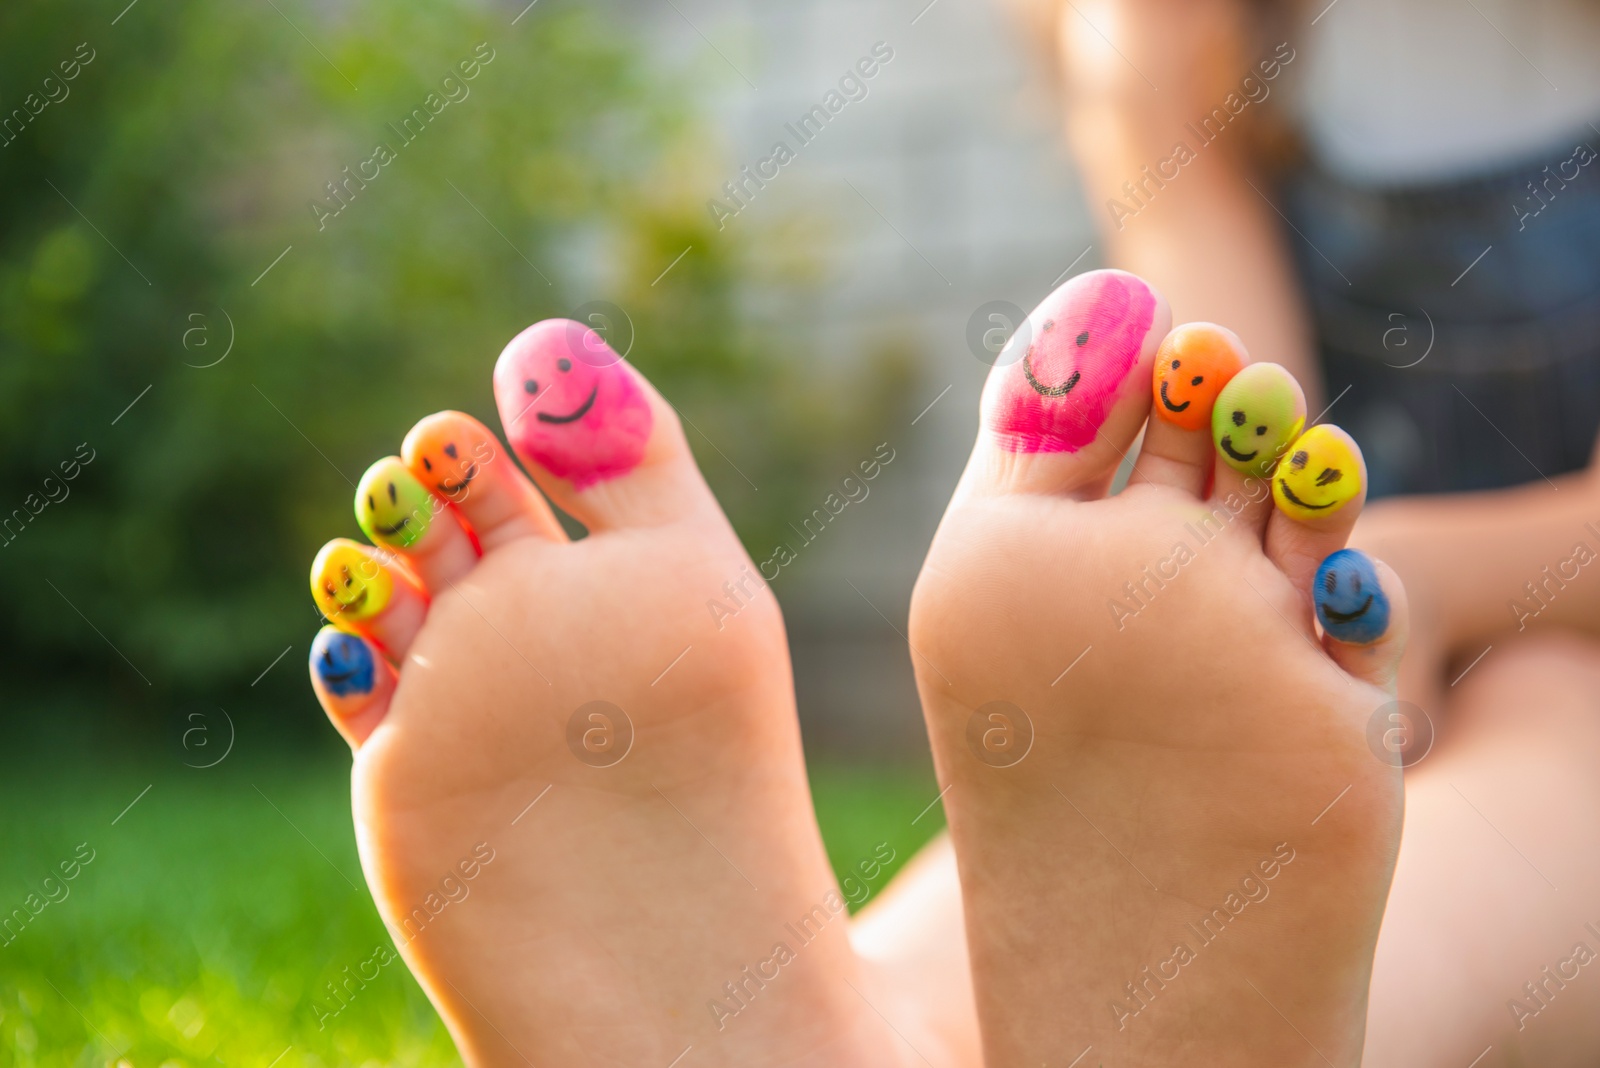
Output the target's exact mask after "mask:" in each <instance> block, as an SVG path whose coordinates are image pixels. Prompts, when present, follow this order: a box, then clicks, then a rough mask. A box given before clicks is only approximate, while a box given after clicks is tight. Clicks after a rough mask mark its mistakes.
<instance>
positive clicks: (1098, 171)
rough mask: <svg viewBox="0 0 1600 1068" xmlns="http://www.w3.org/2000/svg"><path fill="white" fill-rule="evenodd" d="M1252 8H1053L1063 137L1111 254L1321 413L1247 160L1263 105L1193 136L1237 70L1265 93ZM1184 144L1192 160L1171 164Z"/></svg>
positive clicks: (1118, 0)
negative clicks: (1241, 345)
mask: <svg viewBox="0 0 1600 1068" xmlns="http://www.w3.org/2000/svg"><path fill="white" fill-rule="evenodd" d="M1248 14H1249V12H1248V10H1247V5H1246V4H1245V3H1243V0H1108V2H1106V3H1103V4H1090V3H1078V4H1065V5H1062V6H1061V8H1060V15H1059V20H1060V21H1059V23H1058V26H1059V38H1058V52H1059V55H1060V57H1061V60H1062V63H1061V67H1062V73H1063V82H1064V86H1065V94H1066V108H1067V137H1068V141H1069V143H1070V145H1071V147H1072V149H1073V151H1074V154H1075V156H1076V158H1077V161H1078V164H1079V167H1080V169H1081V173H1082V175H1083V181H1084V186H1085V193H1086V195H1087V197H1088V200H1089V204H1090V207H1091V211H1092V212H1093V213H1094V215H1095V217H1096V218H1097V219H1098V222H1099V226H1100V230H1101V233H1102V235H1103V238H1104V242H1105V244H1104V249H1105V252H1106V260H1107V262H1109V263H1110V264H1112V265H1113V266H1117V267H1122V268H1125V269H1127V270H1130V271H1133V272H1135V273H1137V274H1139V275H1142V276H1143V277H1145V278H1148V279H1149V280H1150V281H1151V282H1152V283H1154V284H1155V285H1156V286H1157V287H1158V288H1159V289H1160V290H1161V291H1162V292H1163V293H1165V294H1166V296H1167V299H1168V300H1170V301H1171V302H1172V310H1173V317H1174V319H1175V321H1178V322H1183V321H1186V320H1195V319H1208V320H1213V321H1215V322H1219V323H1225V324H1227V325H1228V326H1229V327H1230V328H1231V329H1233V330H1234V331H1235V332H1237V333H1238V334H1239V335H1240V337H1242V338H1243V339H1244V342H1245V345H1246V346H1247V347H1248V348H1249V350H1250V354H1251V358H1252V359H1255V360H1258V361H1261V360H1271V361H1274V362H1276V363H1281V364H1283V365H1284V366H1286V367H1288V368H1289V370H1291V371H1292V372H1294V374H1295V375H1296V376H1297V377H1298V378H1299V379H1300V381H1301V383H1302V384H1303V385H1304V387H1305V389H1306V397H1307V401H1308V402H1309V404H1310V405H1311V409H1312V411H1317V410H1320V408H1321V407H1322V402H1321V399H1320V397H1321V375H1320V373H1319V372H1318V370H1317V364H1316V357H1315V350H1314V347H1313V345H1312V342H1311V331H1310V327H1309V325H1308V322H1307V316H1306V313H1305V309H1304V307H1303V304H1302V301H1301V298H1300V295H1299V291H1298V282H1297V279H1296V277H1295V273H1294V268H1293V266H1292V264H1291V262H1290V259H1289V254H1288V250H1287V245H1286V244H1285V241H1286V240H1292V239H1293V235H1292V233H1291V234H1289V236H1288V238H1287V239H1286V237H1285V234H1286V232H1287V230H1286V227H1285V226H1284V223H1283V221H1282V220H1281V219H1280V218H1279V217H1278V215H1277V214H1276V212H1275V210H1274V208H1273V207H1272V205H1271V204H1269V203H1268V201H1267V200H1266V199H1265V197H1271V196H1273V195H1274V194H1273V191H1272V189H1270V188H1269V187H1268V186H1267V184H1266V183H1265V182H1264V181H1263V180H1262V178H1260V177H1259V176H1258V175H1257V173H1256V172H1255V170H1254V169H1253V167H1252V165H1251V161H1250V159H1249V155H1250V153H1249V151H1248V146H1249V140H1248V139H1249V136H1250V131H1251V127H1252V126H1254V125H1256V124H1259V123H1260V121H1261V119H1262V117H1263V116H1262V112H1263V107H1262V105H1261V104H1259V103H1251V104H1249V105H1248V106H1246V107H1245V108H1244V109H1243V110H1242V111H1240V112H1239V114H1238V115H1237V117H1236V118H1233V119H1232V121H1231V122H1230V123H1229V124H1228V126H1227V127H1226V129H1225V130H1224V132H1222V133H1221V135H1220V136H1219V137H1217V139H1216V140H1215V141H1214V142H1209V143H1205V142H1202V141H1201V139H1200V135H1199V134H1197V132H1196V129H1198V128H1199V126H1200V122H1201V119H1202V118H1203V117H1204V116H1206V115H1208V114H1210V113H1211V112H1212V109H1214V108H1222V107H1224V103H1225V101H1226V100H1227V98H1228V96H1229V94H1230V93H1233V94H1239V95H1237V96H1236V97H1235V103H1236V104H1237V102H1238V100H1239V99H1242V98H1243V97H1242V94H1241V93H1240V86H1241V83H1242V81H1243V79H1244V78H1245V76H1246V75H1251V74H1254V75H1255V76H1256V80H1257V83H1258V84H1259V83H1264V84H1265V85H1266V86H1267V88H1268V89H1269V90H1272V89H1274V88H1275V86H1274V85H1273V83H1272V82H1270V81H1264V79H1262V77H1261V71H1260V69H1259V67H1258V64H1259V63H1260V62H1261V61H1262V60H1263V59H1270V58H1271V57H1272V53H1273V48H1274V47H1275V44H1276V42H1274V43H1273V44H1271V45H1268V46H1266V48H1265V49H1264V50H1262V49H1261V47H1260V46H1259V45H1257V44H1256V43H1255V39H1254V35H1253V34H1252V33H1251V32H1250V30H1249V27H1248V25H1247V22H1248V18H1247V16H1248ZM1257 51H1260V53H1261V54H1259V55H1258V54H1256V52H1257ZM1224 113H1226V112H1224ZM1191 123H1192V124H1194V127H1195V128H1196V129H1191V128H1190V127H1189V126H1188V125H1187V124H1191ZM1180 142H1181V143H1183V144H1185V145H1186V146H1187V147H1188V149H1189V150H1190V151H1191V152H1192V153H1193V157H1194V158H1193V159H1192V160H1191V161H1188V162H1183V163H1180V162H1178V160H1177V159H1176V158H1175V148H1176V146H1177V145H1178V144H1179V143H1180ZM1180 155H1181V154H1180ZM1146 167H1149V168H1150V172H1149V174H1153V175H1154V176H1155V177H1154V179H1152V178H1150V177H1149V174H1147V172H1146V171H1145V170H1144V168H1146ZM1174 172H1176V173H1175V176H1174V177H1171V178H1170V179H1167V178H1163V175H1174ZM1125 182H1128V183H1133V184H1134V187H1135V188H1134V192H1133V195H1130V194H1129V192H1128V190H1127V189H1126V188H1124V184H1123V183H1125ZM1252 183H1253V184H1254V188H1252ZM1119 204H1120V205H1121V207H1120V208H1119V207H1118V206H1117V205H1119Z"/></svg>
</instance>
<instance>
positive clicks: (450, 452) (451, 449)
mask: <svg viewBox="0 0 1600 1068" xmlns="http://www.w3.org/2000/svg"><path fill="white" fill-rule="evenodd" d="M444 454H445V455H446V456H448V457H450V459H452V460H454V459H456V443H455V442H453V441H452V442H451V443H450V444H448V445H446V446H445V447H444Z"/></svg>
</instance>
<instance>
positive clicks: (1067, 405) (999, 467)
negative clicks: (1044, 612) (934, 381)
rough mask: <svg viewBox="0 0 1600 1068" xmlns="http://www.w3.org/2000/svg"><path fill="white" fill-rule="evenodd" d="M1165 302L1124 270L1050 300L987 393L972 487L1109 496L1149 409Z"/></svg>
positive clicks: (1092, 276)
mask: <svg viewBox="0 0 1600 1068" xmlns="http://www.w3.org/2000/svg"><path fill="white" fill-rule="evenodd" d="M1171 322H1172V312H1171V310H1170V309H1169V308H1168V307H1167V302H1166V300H1165V298H1163V297H1162V296H1161V295H1160V294H1159V293H1157V292H1156V291H1155V290H1154V289H1153V288H1152V287H1151V286H1149V285H1148V284H1147V283H1146V282H1145V281H1144V280H1143V279H1141V278H1139V277H1137V276H1135V275H1132V274H1129V273H1127V272H1126V271H1110V270H1107V271H1090V272H1088V273H1087V274H1081V275H1078V276H1076V277H1074V278H1072V279H1070V280H1068V281H1067V282H1066V283H1064V284H1063V285H1062V286H1060V287H1059V288H1058V289H1056V291H1055V292H1053V293H1051V294H1050V295H1049V296H1048V297H1046V298H1045V299H1044V300H1043V301H1042V302H1041V303H1040V304H1039V306H1038V307H1037V308H1035V309H1034V310H1033V312H1032V313H1031V314H1030V315H1029V316H1028V318H1027V319H1026V320H1025V321H1024V323H1023V324H1022V326H1020V327H1019V328H1018V330H1017V333H1016V334H1015V335H1013V337H1012V340H1011V343H1010V344H1009V345H1008V346H1007V348H1006V350H1004V351H1003V352H1002V353H1001V358H1000V359H999V360H998V361H996V364H995V367H994V370H993V371H991V372H990V374H989V380H988V382H987V383H986V384H985V385H984V390H983V416H982V429H981V430H980V432H979V440H978V444H977V447H976V449H975V450H974V452H973V459H972V463H971V464H970V465H969V467H968V469H967V476H966V477H965V478H964V479H963V488H964V489H966V490H968V491H981V490H983V489H988V490H991V491H998V492H1021V493H1057V494H1069V495H1072V496H1075V497H1080V498H1092V497H1098V496H1101V495H1103V494H1104V493H1105V491H1106V488H1107V487H1108V486H1109V484H1110V481H1111V477H1112V475H1113V474H1114V473H1115V472H1116V469H1117V465H1118V463H1119V462H1121V461H1122V460H1123V459H1124V458H1125V457H1126V456H1127V453H1128V449H1129V447H1130V446H1131V445H1132V444H1133V440H1134V438H1135V437H1136V436H1137V435H1138V433H1139V428H1140V426H1142V425H1143V423H1144V421H1145V418H1146V417H1147V416H1148V415H1149V412H1150V375H1151V367H1152V365H1153V363H1154V361H1155V354H1156V348H1157V346H1158V345H1159V343H1160V341H1161V338H1162V337H1163V336H1164V335H1165V334H1166V332H1167V329H1168V327H1169V326H1170V325H1171Z"/></svg>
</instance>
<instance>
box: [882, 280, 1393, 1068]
mask: <svg viewBox="0 0 1600 1068" xmlns="http://www.w3.org/2000/svg"><path fill="white" fill-rule="evenodd" d="M1168 324H1169V313H1168V311H1167V308H1166V304H1165V302H1164V301H1163V300H1162V299H1161V298H1160V297H1159V296H1158V295H1156V294H1155V293H1154V292H1153V291H1151V290H1150V289H1149V288H1148V287H1147V286H1146V285H1145V284H1144V283H1143V282H1142V281H1140V280H1139V279H1137V278H1135V277H1133V276H1132V275H1128V274H1124V273H1121V272H1115V271H1101V272H1094V273H1091V274H1087V275H1082V276H1079V277H1077V278H1074V279H1072V280H1071V281H1069V282H1068V283H1066V284H1065V285H1064V286H1062V287H1061V288H1060V289H1058V290H1057V291H1056V292H1055V293H1054V294H1052V295H1051V296H1050V297H1048V298H1047V299H1046V300H1045V301H1044V303H1043V304H1042V305H1040V307H1039V308H1038V309H1037V310H1035V312H1034V313H1033V315H1032V316H1030V318H1029V323H1028V325H1029V328H1030V329H1031V331H1032V334H1031V340H1032V344H1031V345H1030V346H1029V347H1028V349H1027V355H1026V356H1025V358H1023V359H1022V360H1019V361H1017V362H1015V363H1011V364H1009V365H1001V366H997V367H996V368H995V369H994V371H993V372H992V374H991V376H990V378H989V381H988V384H987V387H986V389H985V392H984V401H983V413H982V429H981V430H980V432H979V438H978V442H977V445H976V447H975V449H974V451H973V455H972V459H971V461H970V462H969V464H968V466H967V470H966V472H965V474H964V475H963V477H962V480H961V483H960V485H959V487H958V488H957V490H956V494H955V497H954V499H953V500H952V501H951V504H950V508H949V511H948V512H947V513H946V514H945V517H944V520H943V522H942V523H941V525H940V527H939V531H938V534H937V535H936V537H935V539H934V544H933V547H932V549H931V551H930V553H929V556H928V560H927V563H926V565H925V566H924V568H923V571H922V575H921V578H920V579H919V581H918V584H917V589H916V593H915V595H914V597H913V601H912V612H911V631H910V636H911V644H912V649H913V659H914V661H915V665H916V670H917V680H918V685H919V688H920V690H921V693H922V698H923V704H924V709H925V712H926V716H927V721H928V727H929V732H930V734H931V736H932V740H933V749H934V757H935V762H936V765H937V767H938V771H939V776H940V781H941V782H943V783H945V784H947V786H948V788H949V792H948V793H947V794H946V795H945V806H946V810H947V812H948V813H949V818H950V827H951V832H952V835H953V838H954V842H955V846H956V853H957V857H958V861H959V866H960V872H961V883H962V890H963V894H964V897H965V901H966V910H967V934H968V941H969V944H970V947H971V954H972V961H973V977H974V984H975V986H976V988H977V997H978V1010H979V1018H980V1020H981V1024H982V1029H983V1040H984V1050H985V1054H986V1056H987V1063H988V1064H989V1065H990V1066H991V1068H1006V1066H1012V1065H1016V1066H1023V1065H1026V1066H1030V1068H1033V1066H1037V1065H1040V1064H1046V1065H1050V1066H1066V1065H1068V1064H1075V1063H1080V1062H1079V1061H1077V1060H1075V1058H1083V1059H1082V1061H1081V1063H1082V1064H1084V1065H1096V1064H1107V1065H1111V1064H1128V1065H1140V1066H1150V1065H1163V1064H1186V1065H1192V1064H1226V1065H1230V1066H1233V1065H1273V1066H1281V1065H1286V1064H1305V1065H1312V1064H1317V1065H1321V1064H1335V1065H1340V1066H1343V1065H1353V1064H1355V1063H1357V1062H1358V1060H1359V1057H1360V1053H1361V1044H1362V1032H1363V1027H1364V1023H1365V1017H1366V998H1367V986H1368V981H1369V977H1370V972H1371V967H1372V959H1373V945H1374V942H1375V940H1376V937H1377V933H1378V926H1379V921H1380V919H1381V917H1382V914H1383V906H1384V899H1385V895H1386V893H1387V891H1388V887H1389V881H1390V878H1391V876H1392V873H1393V869H1394V862H1395V851H1396V848H1397V845H1398V842H1399V833H1400V817H1401V804H1402V802H1401V785H1400V774H1399V770H1398V768H1397V767H1395V766H1394V765H1393V763H1392V762H1387V761H1383V760H1380V759H1378V758H1377V757H1375V756H1374V752H1373V750H1372V748H1370V747H1369V745H1368V741H1367V733H1366V732H1367V727H1368V722H1369V720H1370V719H1371V718H1372V716H1373V714H1374V713H1375V712H1376V711H1378V710H1379V709H1380V707H1381V706H1383V705H1384V704H1385V703H1386V702H1387V701H1388V700H1389V699H1390V695H1391V691H1392V686H1393V680H1394V672H1395V665H1396V662H1397V661H1398V658H1399V653H1400V647H1401V644H1402V641H1403V635H1404V633H1405V629H1406V626H1405V619H1406V614H1405V602H1404V594H1403V593H1402V591H1401V588H1400V585H1399V582H1398V580H1397V579H1396V578H1395V577H1394V575H1393V573H1392V572H1390V571H1389V570H1388V569H1387V568H1385V567H1384V566H1383V565H1381V564H1376V565H1375V564H1374V563H1373V562H1372V561H1371V560H1369V559H1368V558H1366V557H1364V556H1362V555H1360V554H1354V553H1352V554H1347V555H1336V556H1334V557H1333V558H1332V559H1328V558H1329V557H1330V554H1335V553H1336V552H1337V550H1340V549H1341V548H1342V547H1343V545H1344V542H1345V538H1346V536H1347V535H1348V533H1349V530H1350V527H1351V525H1352V524H1353V523H1354V521H1355V517H1356V515H1357V513H1358V512H1359V511H1360V507H1361V503H1362V500H1363V498H1364V490H1363V486H1364V481H1365V470H1364V467H1363V466H1362V462H1361V458H1360V453H1359V451H1358V450H1356V448H1355V446H1354V443H1353V442H1351V441H1350V440H1349V438H1348V437H1347V436H1345V435H1344V434H1343V432H1342V431H1339V430H1337V429H1335V428H1332V427H1326V426H1319V427H1315V428H1313V429H1311V430H1309V431H1306V432H1304V434H1301V433H1300V426H1301V422H1302V420H1303V418H1304V415H1305V407H1304V400H1303V397H1302V394H1301V392H1300V390H1299V387H1298V386H1297V385H1296V384H1295V382H1294V381H1293V379H1292V378H1291V377H1290V376H1289V375H1288V373H1287V372H1285V371H1283V370H1282V369H1281V368H1277V367H1274V366H1272V365H1260V366H1257V367H1252V368H1250V369H1248V370H1247V371H1244V372H1239V373H1238V374H1237V375H1236V376H1235V375H1234V370H1235V369H1236V367H1237V366H1238V364H1239V363H1242V362H1243V361H1244V359H1245V358H1244V356H1243V353H1242V351H1241V352H1239V353H1238V354H1237V355H1238V359H1237V360H1231V359H1229V358H1227V356H1228V354H1227V352H1226V350H1227V349H1228V348H1229V347H1230V346H1235V345H1237V341H1236V340H1234V339H1232V338H1231V335H1228V334H1227V333H1226V332H1224V331H1220V330H1218V329H1216V328H1207V327H1196V326H1191V327H1186V328H1184V329H1183V330H1181V331H1175V332H1173V334H1172V337H1171V339H1169V343H1168V344H1167V345H1165V346H1163V351H1162V352H1161V354H1160V355H1161V358H1160V366H1159V370H1160V374H1161V375H1162V379H1160V380H1155V381H1154V384H1152V383H1153V379H1152V372H1153V367H1154V366H1155V365H1156V362H1157V344H1158V342H1161V341H1162V339H1163V337H1164V335H1166V334H1167V327H1168ZM1230 376H1233V377H1231V380H1229V379H1230ZM1163 382H1165V383H1166V384H1168V386H1169V388H1168V389H1167V390H1166V395H1167V396H1168V397H1169V398H1171V399H1173V403H1174V404H1184V403H1187V405H1188V407H1186V408H1184V409H1183V413H1182V414H1181V416H1178V415H1176V414H1174V416H1172V417H1170V418H1169V417H1168V416H1167V415H1165V414H1163V413H1162V410H1161V409H1158V410H1157V415H1156V417H1153V418H1151V419H1150V422H1149V427H1148V429H1147V431H1146V435H1145V440H1144V445H1143V451H1142V452H1141V454H1140V456H1139V459H1138V461H1137V464H1136V466H1135V468H1134V473H1133V478H1132V481H1131V483H1130V485H1129V486H1128V488H1127V489H1126V490H1125V491H1124V492H1122V493H1121V494H1119V495H1118V496H1116V497H1114V498H1110V499H1107V498H1105V497H1104V493H1105V491H1106V487H1107V484H1108V482H1109V479H1110V477H1111V474H1112V472H1113V470H1114V469H1115V467H1116V465H1117V462H1118V460H1119V459H1121V457H1122V454H1123V453H1124V452H1125V451H1126V450H1127V449H1128V448H1129V447H1130V446H1131V444H1132V442H1133V440H1134V438H1135V436H1136V434H1137V433H1138V431H1139V429H1140V427H1141V425H1143V424H1144V423H1145V421H1146V417H1147V416H1149V415H1150V413H1151V408H1152V397H1153V396H1154V397H1160V396H1161V395H1162V389H1161V386H1162V384H1163ZM1219 390H1220V395H1219ZM1213 406H1215V408H1216V411H1215V417H1214V418H1213V414H1212V412H1211V409H1212V408H1213ZM1202 415H1203V418H1201V417H1200V416H1202ZM1180 424H1181V425H1180ZM1213 427H1214V428H1215V435H1213ZM1224 437H1227V438H1228V441H1227V446H1228V451H1227V453H1226V454H1224V453H1223V452H1222V450H1221V448H1220V446H1221V444H1222V441H1221V439H1223V438H1224ZM1279 456H1281V457H1283V459H1282V461H1281V462H1279V463H1278V464H1277V469H1276V471H1275V472H1274V473H1273V474H1272V475H1271V482H1270V484H1269V483H1268V482H1267V481H1264V480H1263V479H1262V478H1261V477H1260V476H1261V475H1262V474H1263V473H1264V470H1265V469H1268V468H1271V467H1272V461H1273V460H1274V459H1275V458H1277V457H1279ZM1269 485H1270V488H1269ZM1325 559H1328V562H1327V564H1326V566H1325V567H1323V566H1322V565H1323V561H1324V560H1325ZM1319 569H1320V570H1319ZM1314 589H1315V593H1313V590H1314ZM1314 619H1317V620H1320V622H1321V624H1322V627H1321V629H1320V631H1319V629H1318V627H1317V624H1316V623H1315V622H1314ZM1339 637H1344V638H1348V639H1350V641H1349V642H1345V641H1340V640H1338V638H1339ZM1379 752H1382V750H1381V748H1380V749H1379ZM1090 1050H1092V1051H1093V1052H1092V1054H1090V1053H1089V1051H1090Z"/></svg>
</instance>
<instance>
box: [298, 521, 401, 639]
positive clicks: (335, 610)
mask: <svg viewBox="0 0 1600 1068" xmlns="http://www.w3.org/2000/svg"><path fill="white" fill-rule="evenodd" d="M393 594H394V580H393V579H392V578H391V577H390V575H389V572H388V570H387V569H386V568H385V567H384V566H383V563H382V561H380V560H379V559H378V558H377V557H375V556H373V555H372V552H371V551H370V550H369V549H367V548H366V547H365V546H363V545H360V544H358V543H356V542H353V541H350V540H349V539H347V538H339V539H336V540H334V541H331V542H329V543H328V544H327V545H325V546H323V549H322V551H321V552H320V553H318V554H317V558H316V559H315V560H314V561H312V563H311V596H312V597H313V598H314V599H315V600H316V602H317V607H318V608H320V609H321V610H322V614H323V615H324V616H327V617H328V622H330V623H332V624H333V625H334V626H336V627H339V628H341V629H343V630H353V629H354V627H353V624H356V623H361V622H364V621H366V620H369V619H372V618H373V617H374V616H377V615H378V614H379V613H381V612H382V611H383V610H384V609H385V608H387V607H388V606H389V600H390V598H391V597H392V596H393Z"/></svg>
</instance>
